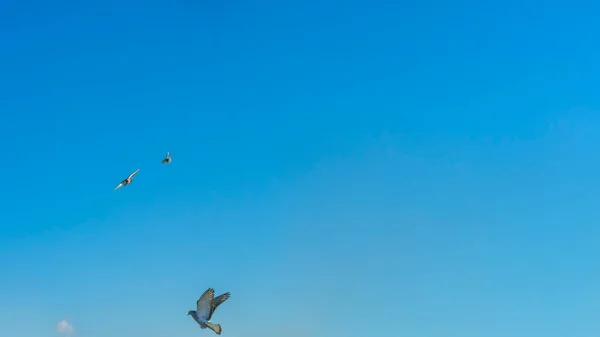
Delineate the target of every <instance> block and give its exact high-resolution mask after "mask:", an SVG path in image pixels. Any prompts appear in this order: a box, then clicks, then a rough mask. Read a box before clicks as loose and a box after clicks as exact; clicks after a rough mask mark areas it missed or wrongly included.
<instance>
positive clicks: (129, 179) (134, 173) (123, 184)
mask: <svg viewBox="0 0 600 337" xmlns="http://www.w3.org/2000/svg"><path fill="white" fill-rule="evenodd" d="M139 170H140V169H137V170H135V172H133V173H132V174H130V175H129V177H127V178H126V179H125V180H123V181H121V183H120V184H119V185H117V187H115V191H116V190H118V189H119V188H121V187H123V186H127V185H129V184H131V180H132V179H133V176H135V175H136V174H137V173H138V171H139Z"/></svg>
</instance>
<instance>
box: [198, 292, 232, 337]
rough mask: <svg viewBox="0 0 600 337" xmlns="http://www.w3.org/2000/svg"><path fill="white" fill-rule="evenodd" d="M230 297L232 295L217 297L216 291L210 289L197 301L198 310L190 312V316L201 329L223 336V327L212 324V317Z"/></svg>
mask: <svg viewBox="0 0 600 337" xmlns="http://www.w3.org/2000/svg"><path fill="white" fill-rule="evenodd" d="M229 296H230V293H229V292H227V293H224V294H221V295H219V296H217V297H215V290H214V289H213V288H208V289H207V290H206V291H205V292H204V294H202V296H200V298H199V299H198V301H196V310H195V311H194V310H190V311H188V315H191V316H192V318H193V319H194V320H195V321H196V322H197V323H198V324H199V325H200V328H202V329H206V328H209V329H211V330H212V331H214V332H215V333H216V334H217V335H220V334H221V330H222V329H221V325H220V324H216V323H212V322H210V319H211V318H212V315H213V314H214V313H215V310H217V307H218V306H219V305H221V303H223V302H225V301H226V300H227V299H228V298H229Z"/></svg>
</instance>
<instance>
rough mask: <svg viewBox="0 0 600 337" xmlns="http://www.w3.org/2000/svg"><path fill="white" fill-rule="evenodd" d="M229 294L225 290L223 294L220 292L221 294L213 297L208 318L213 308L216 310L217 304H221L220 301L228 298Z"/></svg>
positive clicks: (213, 310) (212, 312)
mask: <svg viewBox="0 0 600 337" xmlns="http://www.w3.org/2000/svg"><path fill="white" fill-rule="evenodd" d="M229 296H231V294H230V293H229V292H226V293H224V294H221V295H219V296H217V297H215V300H214V301H213V304H212V308H211V311H210V316H209V317H208V319H209V320H210V318H211V317H212V315H213V314H214V313H215V310H217V307H218V306H219V305H221V303H223V302H225V301H227V300H228V299H229Z"/></svg>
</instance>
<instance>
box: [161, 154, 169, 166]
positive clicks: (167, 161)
mask: <svg viewBox="0 0 600 337" xmlns="http://www.w3.org/2000/svg"><path fill="white" fill-rule="evenodd" d="M160 163H161V164H171V154H170V153H169V152H167V155H166V156H165V159H163V160H162V161H161V162H160Z"/></svg>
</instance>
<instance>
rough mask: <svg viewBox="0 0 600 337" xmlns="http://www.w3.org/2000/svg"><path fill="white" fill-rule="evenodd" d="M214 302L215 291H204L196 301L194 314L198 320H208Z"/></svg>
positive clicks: (211, 289) (209, 289)
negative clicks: (201, 318)
mask: <svg viewBox="0 0 600 337" xmlns="http://www.w3.org/2000/svg"><path fill="white" fill-rule="evenodd" d="M214 301H215V290H214V289H213V288H208V289H206V291H205V292H204V294H202V296H200V298H199V299H198V301H196V314H197V315H198V318H200V317H204V319H206V320H208V317H209V316H210V312H211V310H212V305H213V302H214Z"/></svg>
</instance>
